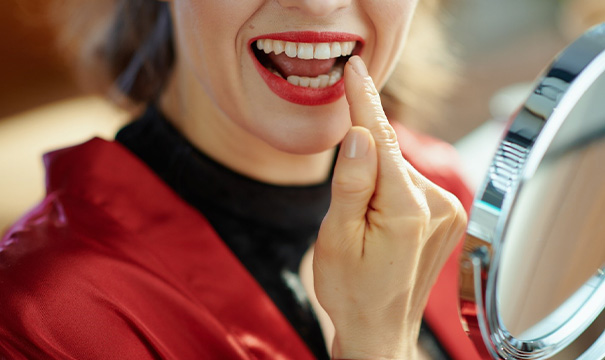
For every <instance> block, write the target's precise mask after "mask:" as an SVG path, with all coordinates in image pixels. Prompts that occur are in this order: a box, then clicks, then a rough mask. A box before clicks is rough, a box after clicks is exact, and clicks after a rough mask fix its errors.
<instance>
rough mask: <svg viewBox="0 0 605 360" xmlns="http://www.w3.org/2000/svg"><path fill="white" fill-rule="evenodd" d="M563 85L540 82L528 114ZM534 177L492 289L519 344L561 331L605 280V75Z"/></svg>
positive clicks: (524, 189) (522, 194)
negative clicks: (541, 86)
mask: <svg viewBox="0 0 605 360" xmlns="http://www.w3.org/2000/svg"><path fill="white" fill-rule="evenodd" d="M567 86H568V84H567V83H565V82H561V81H559V80H558V79H556V78H547V79H545V81H543V88H542V91H539V92H536V93H534V94H533V95H532V97H530V99H529V100H528V101H527V104H526V109H527V110H528V111H530V112H532V113H534V114H536V113H537V114H542V113H541V112H544V111H549V110H548V109H551V110H550V111H552V102H555V101H558V97H559V96H561V94H564V92H565V90H566V87H567ZM521 115H522V114H521ZM542 115H543V116H544V117H548V116H549V115H550V114H542ZM511 151H514V149H512V150H511ZM528 165H529V164H528ZM531 172H534V173H533V177H531V178H529V177H528V179H527V180H525V179H524V180H523V181H521V185H520V188H519V192H518V196H517V198H516V200H515V202H516V203H515V206H514V209H513V211H512V213H511V216H510V217H509V222H508V226H507V227H506V233H505V234H504V236H503V239H504V241H503V247H502V249H500V250H501V258H500V269H499V271H498V275H497V279H498V281H497V289H496V301H497V304H498V308H499V316H500V318H501V321H502V324H503V325H504V327H505V328H506V330H507V331H508V332H510V334H511V335H512V336H514V337H515V338H517V339H520V340H532V339H538V338H541V337H544V336H547V335H549V334H550V333H552V332H554V331H555V330H557V329H558V328H560V327H561V326H562V325H564V324H565V323H566V322H568V321H569V320H570V319H572V317H573V316H574V315H575V314H576V313H577V312H578V311H579V309H580V308H581V307H582V306H583V305H584V304H585V303H586V302H587V301H588V300H589V299H590V297H591V295H592V294H593V292H594V291H595V289H596V288H597V287H598V285H600V284H601V283H602V282H603V281H605V274H604V273H603V271H604V270H605V267H604V266H605V75H604V74H603V73H601V74H600V75H598V78H597V80H596V81H595V82H594V83H593V84H592V85H591V86H590V87H589V89H588V90H587V91H586V93H585V94H584V95H583V96H582V97H581V99H580V100H579V102H578V103H577V104H576V105H575V107H574V108H573V110H572V111H571V112H570V114H569V116H568V118H567V119H566V121H565V122H564V123H563V124H562V126H561V128H560V129H559V131H558V132H557V134H556V135H555V136H554V139H553V141H552V143H551V144H550V146H549V147H548V149H547V150H546V153H545V155H544V158H543V159H542V161H541V162H539V165H537V167H536V168H535V169H534V170H533V171H530V173H531ZM593 310H594V311H598V309H593Z"/></svg>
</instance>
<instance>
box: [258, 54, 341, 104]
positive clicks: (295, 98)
mask: <svg viewBox="0 0 605 360" xmlns="http://www.w3.org/2000/svg"><path fill="white" fill-rule="evenodd" d="M248 51H249V52H250V56H252V61H253V62H254V67H256V70H257V71H258V73H259V74H260V76H261V78H262V79H263V80H264V81H265V83H266V84H267V86H269V89H271V91H273V92H274V93H275V94H276V95H277V96H279V97H280V98H282V99H284V100H287V101H289V102H291V103H294V104H298V105H307V106H314V105H326V104H330V103H333V102H335V101H336V100H338V99H340V98H341V97H342V96H343V95H344V93H345V83H344V79H340V80H338V81H337V82H336V83H335V84H334V85H332V86H328V87H326V88H321V89H318V88H308V87H302V86H296V85H292V84H290V83H289V82H288V81H287V80H285V79H283V78H281V77H279V76H277V75H275V74H273V73H272V72H271V71H269V70H267V69H266V68H265V67H264V66H263V65H261V63H260V62H259V61H258V59H257V58H256V56H255V55H254V52H253V51H252V48H251V47H250V46H248Z"/></svg>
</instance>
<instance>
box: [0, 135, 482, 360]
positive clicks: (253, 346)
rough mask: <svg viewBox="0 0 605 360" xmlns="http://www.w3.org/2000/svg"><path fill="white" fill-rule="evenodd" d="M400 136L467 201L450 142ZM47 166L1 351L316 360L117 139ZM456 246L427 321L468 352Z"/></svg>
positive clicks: (204, 227) (58, 156) (206, 230)
mask: <svg viewBox="0 0 605 360" xmlns="http://www.w3.org/2000/svg"><path fill="white" fill-rule="evenodd" d="M397 131H398V135H399V139H400V143H401V145H402V148H403V149H404V150H403V152H404V155H405V156H406V158H407V159H408V160H409V161H410V162H411V163H412V164H413V165H415V166H416V168H417V169H418V170H419V171H421V172H422V173H424V174H425V176H427V177H429V178H430V179H431V180H432V181H433V182H435V183H436V184H438V185H440V186H442V187H444V188H445V189H447V190H449V191H451V192H452V193H454V194H456V195H457V196H458V197H459V198H460V199H461V200H462V202H463V204H464V205H465V206H467V208H468V206H469V204H470V202H471V200H472V199H471V195H470V193H469V192H468V190H467V188H466V187H465V185H464V184H463V182H462V181H461V180H460V176H459V174H458V168H459V167H457V166H456V165H455V164H456V160H455V157H454V156H453V152H452V150H451V148H450V147H449V145H446V144H443V143H441V142H437V141H435V140H431V139H427V138H421V137H419V136H418V135H414V134H412V133H410V132H408V131H407V130H405V129H403V128H402V127H398V129H397ZM44 162H45V165H46V168H47V177H46V186H47V195H46V197H45V199H44V200H43V201H42V202H41V203H40V204H39V205H38V206H37V207H35V208H34V209H32V210H31V211H30V212H29V213H28V214H27V215H25V217H23V218H22V219H21V220H20V221H19V222H17V223H16V224H15V225H14V226H13V227H12V228H11V229H10V230H9V231H8V233H7V234H6V235H5V236H4V237H3V238H2V240H1V241H0V289H1V290H0V359H4V358H6V359H47V358H53V359H158V358H162V359H311V358H313V355H312V354H311V352H310V351H309V350H308V349H307V347H306V345H305V344H304V343H303V342H302V340H301V339H300V338H299V336H298V334H297V333H296V331H295V330H294V329H293V328H292V327H291V326H290V324H289V323H288V321H287V320H286V319H285V318H284V317H283V315H282V314H281V313H280V312H279V310H278V309H277V308H276V307H275V305H274V304H273V303H272V301H271V300H270V299H269V297H268V296H267V295H266V294H265V292H264V291H263V289H262V288H261V287H260V286H259V285H258V284H257V283H256V281H255V280H254V279H253V278H252V276H251V275H250V274H249V273H248V272H247V270H246V269H245V268H244V267H243V266H242V265H241V263H240V262H239V261H238V260H237V259H236V257H235V256H234V255H233V254H232V253H231V251H230V250H229V249H228V248H227V247H226V245H225V244H224V243H223V242H222V241H221V239H220V238H219V237H218V236H217V234H216V233H215V232H214V230H213V229H212V227H211V226H210V225H209V224H208V222H207V221H206V220H205V219H204V217H203V216H202V215H201V214H200V213H199V212H198V211H196V210H195V209H194V208H192V207H191V206H189V205H188V204H187V203H185V202H184V201H183V200H181V199H180V198H179V197H178V196H177V195H176V194H175V193H173V192H172V190H171V189H170V188H168V187H167V186H166V185H165V184H164V183H163V182H162V181H161V180H160V179H159V178H158V177H157V176H156V175H155V174H154V173H153V172H152V171H151V170H150V169H148V168H147V167H146V165H144V164H143V163H142V162H141V161H140V160H138V159H137V158H136V157H135V156H134V155H132V154H131V153H130V152H129V151H128V150H126V149H125V148H123V147H122V146H121V145H120V144H118V143H115V142H107V141H104V140H100V139H93V140H91V141H89V142H87V143H84V144H82V145H79V146H75V147H72V148H67V149H63V150H59V151H55V152H53V153H50V154H47V155H46V156H45V157H44ZM458 252H459V250H457V251H456V252H455V253H454V254H453V255H452V257H451V259H450V261H449V262H448V263H447V265H446V266H445V269H444V271H443V273H442V275H441V276H440V278H439V280H438V283H437V285H436V286H435V288H434V290H433V293H432V295H431V298H430V300H429V304H428V307H427V310H426V313H425V319H426V321H427V322H428V323H429V325H430V326H431V328H432V329H433V331H434V332H435V333H436V335H437V337H438V338H439V340H440V341H441V343H442V344H443V345H444V347H445V348H446V349H447V351H448V352H449V353H450V354H451V356H452V357H453V358H454V359H465V360H469V359H476V358H478V356H477V355H476V352H475V350H474V348H473V346H472V344H471V342H470V341H469V339H468V338H467V336H466V335H465V333H464V332H463V330H462V328H461V325H460V322H459V320H458V313H457V274H458V272H457V255H458Z"/></svg>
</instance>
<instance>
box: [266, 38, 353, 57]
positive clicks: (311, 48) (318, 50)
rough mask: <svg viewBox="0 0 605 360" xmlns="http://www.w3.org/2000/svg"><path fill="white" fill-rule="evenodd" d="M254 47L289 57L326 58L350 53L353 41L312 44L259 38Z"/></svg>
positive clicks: (267, 52)
mask: <svg viewBox="0 0 605 360" xmlns="http://www.w3.org/2000/svg"><path fill="white" fill-rule="evenodd" d="M256 47H257V48H258V49H259V50H263V51H264V52H265V53H266V54H269V53H275V55H279V54H281V53H286V55H287V56H288V57H291V58H294V57H297V58H299V59H304V60H310V59H320V60H326V59H331V58H337V57H340V56H349V55H351V53H353V48H355V41H345V42H333V43H313V44H312V43H294V42H290V41H282V40H271V39H260V40H257V41H256Z"/></svg>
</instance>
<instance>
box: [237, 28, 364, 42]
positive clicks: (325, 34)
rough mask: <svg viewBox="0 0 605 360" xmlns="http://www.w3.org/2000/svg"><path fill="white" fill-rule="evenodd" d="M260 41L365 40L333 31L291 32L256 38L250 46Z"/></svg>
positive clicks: (354, 35)
mask: <svg viewBox="0 0 605 360" xmlns="http://www.w3.org/2000/svg"><path fill="white" fill-rule="evenodd" d="M259 39H271V40H283V41H290V42H298V43H330V42H337V41H357V42H358V43H361V44H363V43H364V41H363V38H362V37H361V36H359V35H356V34H351V33H345V32H333V31H289V32H280V33H271V34H264V35H260V36H256V37H254V38H252V39H250V41H249V44H248V45H251V44H252V43H253V42H255V41H256V40H259Z"/></svg>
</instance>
